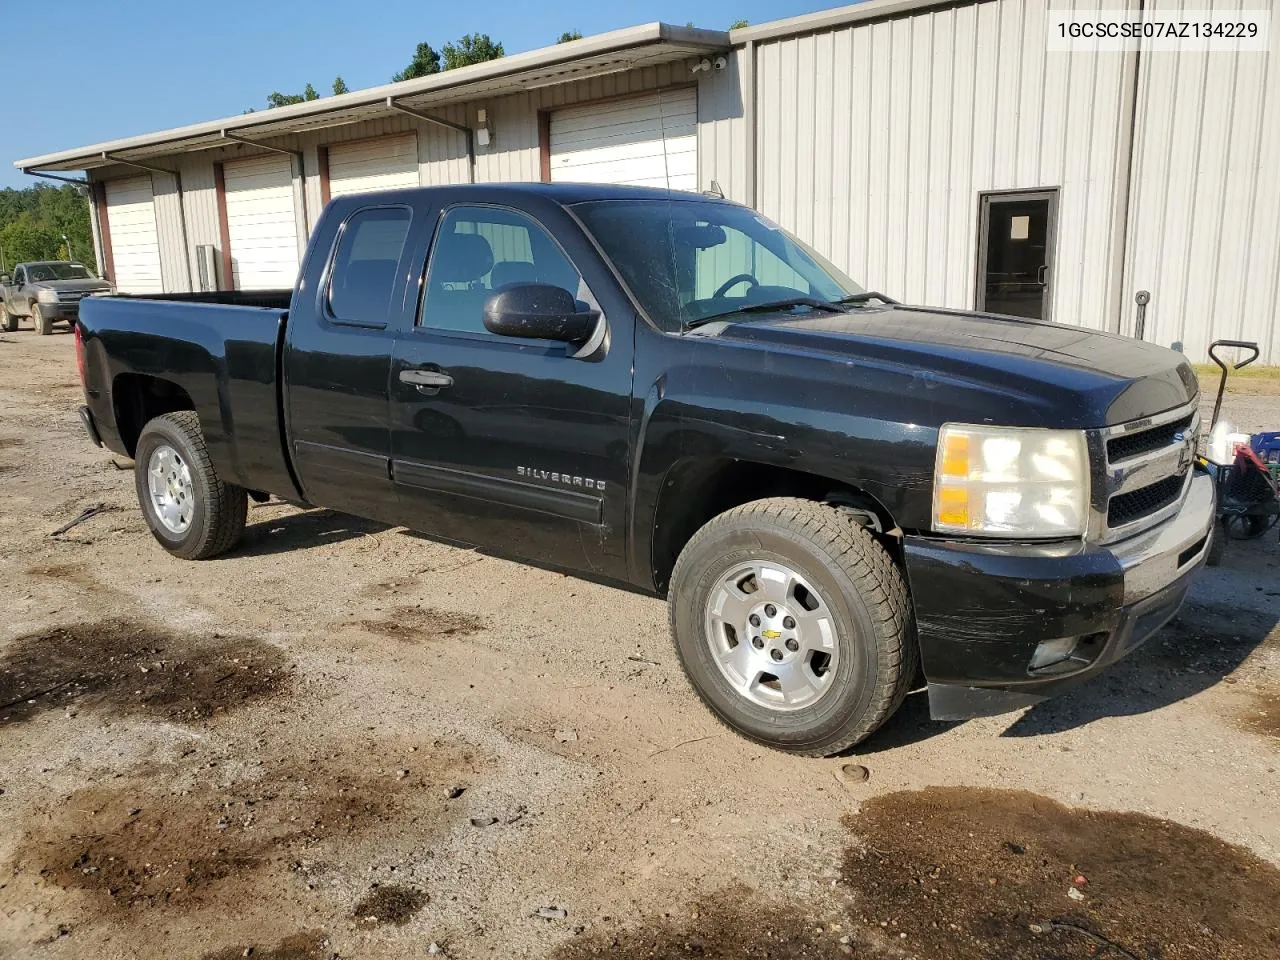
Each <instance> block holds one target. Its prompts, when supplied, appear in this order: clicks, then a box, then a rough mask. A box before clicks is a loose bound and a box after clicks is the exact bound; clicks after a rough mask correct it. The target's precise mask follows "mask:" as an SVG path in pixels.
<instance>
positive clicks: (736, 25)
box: [729, 20, 751, 30]
mask: <svg viewBox="0 0 1280 960" xmlns="http://www.w3.org/2000/svg"><path fill="white" fill-rule="evenodd" d="M749 26H751V24H749V23H747V21H746V20H735V21H733V23H731V24H729V29H730V30H741V29H742V28H743V27H749Z"/></svg>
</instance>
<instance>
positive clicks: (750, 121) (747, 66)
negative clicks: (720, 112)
mask: <svg viewBox="0 0 1280 960" xmlns="http://www.w3.org/2000/svg"><path fill="white" fill-rule="evenodd" d="M742 71H743V78H742V79H743V84H742V85H743V86H744V87H745V88H746V100H745V102H744V103H743V104H742V125H743V127H745V128H746V132H745V133H744V136H745V137H746V140H747V142H746V145H745V146H746V152H745V154H744V157H743V166H744V167H745V171H744V173H743V176H744V179H745V180H746V183H745V184H744V185H743V187H744V190H745V193H746V198H747V206H749V207H751V209H753V210H759V209H760V205H759V204H758V203H756V42H755V41H754V40H748V41H747V42H746V45H745V46H744V47H743V48H742Z"/></svg>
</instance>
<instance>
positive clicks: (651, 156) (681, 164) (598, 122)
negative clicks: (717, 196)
mask: <svg viewBox="0 0 1280 960" xmlns="http://www.w3.org/2000/svg"><path fill="white" fill-rule="evenodd" d="M550 147H551V180H552V182H554V183H621V184H627V185H629V186H635V187H665V188H668V189H671V190H696V189H698V94H697V90H696V89H695V88H694V87H681V88H679V89H676V90H663V91H660V92H657V93H649V94H645V95H643V96H639V97H623V98H620V99H617V100H607V101H605V102H603V103H595V104H590V105H587V106H582V107H567V108H565V109H563V110H557V111H555V112H554V113H553V114H551V143H550Z"/></svg>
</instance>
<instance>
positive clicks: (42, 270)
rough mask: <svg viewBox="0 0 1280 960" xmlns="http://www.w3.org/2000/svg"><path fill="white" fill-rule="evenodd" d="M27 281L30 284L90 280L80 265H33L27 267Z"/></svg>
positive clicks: (82, 265) (87, 272)
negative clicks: (47, 281) (48, 281)
mask: <svg viewBox="0 0 1280 960" xmlns="http://www.w3.org/2000/svg"><path fill="white" fill-rule="evenodd" d="M27 279H28V280H29V281H31V282H32V283H41V282H42V281H45V280H92V279H93V274H91V273H90V272H89V271H88V269H86V267H85V265H84V264H82V263H33V264H31V266H29V267H27Z"/></svg>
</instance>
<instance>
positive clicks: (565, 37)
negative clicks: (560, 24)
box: [556, 30, 582, 43]
mask: <svg viewBox="0 0 1280 960" xmlns="http://www.w3.org/2000/svg"><path fill="white" fill-rule="evenodd" d="M581 39H582V31H581V30H566V31H565V32H564V33H562V34H560V39H559V40H557V41H556V43H568V42H569V41H570V40H581Z"/></svg>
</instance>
